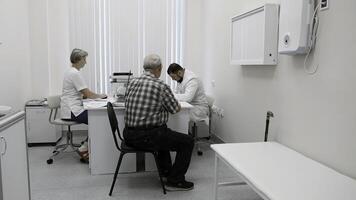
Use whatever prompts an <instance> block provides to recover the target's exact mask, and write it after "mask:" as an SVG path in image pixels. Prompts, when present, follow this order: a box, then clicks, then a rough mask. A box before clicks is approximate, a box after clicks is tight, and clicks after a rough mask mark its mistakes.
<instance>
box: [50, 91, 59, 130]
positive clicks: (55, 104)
mask: <svg viewBox="0 0 356 200" xmlns="http://www.w3.org/2000/svg"><path fill="white" fill-rule="evenodd" d="M60 103H61V96H60V95H54V96H49V97H47V104H48V107H49V108H50V109H51V113H50V114H49V118H48V121H49V123H51V124H54V122H53V121H54V120H55V119H56V117H57V110H58V108H59V107H60ZM53 110H54V116H53V117H52V114H53Z"/></svg>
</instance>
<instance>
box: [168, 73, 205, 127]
mask: <svg viewBox="0 0 356 200" xmlns="http://www.w3.org/2000/svg"><path fill="white" fill-rule="evenodd" d="M174 96H175V97H176V98H177V100H178V101H185V102H188V103H190V104H192V105H193V106H194V107H193V108H192V110H191V111H190V119H191V120H192V121H194V122H196V121H202V120H206V119H207V118H208V115H209V107H208V101H207V99H206V96H205V91H204V87H203V84H202V82H201V81H200V80H199V78H198V77H197V76H196V75H195V74H194V73H193V72H192V71H189V70H187V69H185V71H184V77H183V81H182V82H181V83H178V84H177V87H176V88H175V91H174Z"/></svg>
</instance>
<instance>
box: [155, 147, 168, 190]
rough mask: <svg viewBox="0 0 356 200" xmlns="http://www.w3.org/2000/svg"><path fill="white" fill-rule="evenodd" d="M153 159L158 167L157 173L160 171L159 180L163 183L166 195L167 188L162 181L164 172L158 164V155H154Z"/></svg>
mask: <svg viewBox="0 0 356 200" xmlns="http://www.w3.org/2000/svg"><path fill="white" fill-rule="evenodd" d="M153 157H154V158H155V163H156V166H157V171H158V175H159V180H160V181H161V186H162V190H163V194H166V193H167V192H166V187H165V186H164V183H163V180H162V170H161V167H160V166H159V164H158V154H157V153H153Z"/></svg>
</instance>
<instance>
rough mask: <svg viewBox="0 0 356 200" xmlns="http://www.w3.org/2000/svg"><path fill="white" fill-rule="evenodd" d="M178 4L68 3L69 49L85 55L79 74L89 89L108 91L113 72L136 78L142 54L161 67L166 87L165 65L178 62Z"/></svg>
mask: <svg viewBox="0 0 356 200" xmlns="http://www.w3.org/2000/svg"><path fill="white" fill-rule="evenodd" d="M184 3H185V2H184V1H182V0H90V1H88V0H77V1H71V4H72V5H70V38H71V40H70V47H71V48H82V49H84V50H86V51H88V53H89V56H88V62H87V66H86V67H85V68H84V69H83V74H84V76H85V78H86V79H87V82H88V83H89V87H90V88H91V89H93V90H94V91H96V92H99V93H110V83H109V76H110V75H111V74H112V73H113V72H128V71H130V70H131V72H132V73H133V74H134V76H139V75H141V73H142V71H143V68H142V61H143V58H144V56H145V55H148V54H151V53H156V54H158V55H160V57H161V58H162V63H163V65H164V66H163V67H164V69H163V72H162V75H161V79H162V80H165V81H166V82H167V83H168V84H171V83H172V82H171V79H170V78H169V76H167V75H166V73H165V72H166V67H168V65H169V64H170V63H172V62H179V63H181V61H182V49H183V48H182V44H183V42H182V37H183V35H182V32H183V28H182V27H183V20H182V17H183V11H184V10H183V8H184Z"/></svg>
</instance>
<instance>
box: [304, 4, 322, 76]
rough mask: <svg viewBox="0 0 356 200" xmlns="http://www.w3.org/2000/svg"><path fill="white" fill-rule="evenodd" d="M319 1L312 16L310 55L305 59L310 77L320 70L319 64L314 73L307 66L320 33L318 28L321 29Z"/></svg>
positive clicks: (306, 70) (306, 71)
mask: <svg viewBox="0 0 356 200" xmlns="http://www.w3.org/2000/svg"><path fill="white" fill-rule="evenodd" d="M318 1H319V3H318V4H317V6H316V7H315V9H314V12H313V16H312V22H311V23H312V32H311V36H310V38H309V44H310V45H309V47H308V53H307V55H306V56H305V59H304V71H305V73H307V74H310V75H312V74H315V73H316V71H317V70H318V68H319V64H317V65H316V67H315V68H314V69H313V70H312V71H309V70H308V69H307V66H306V64H307V61H308V58H309V55H310V53H311V52H312V51H313V49H314V47H315V43H316V39H317V33H318V28H319V12H320V7H321V1H320V0H318Z"/></svg>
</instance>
